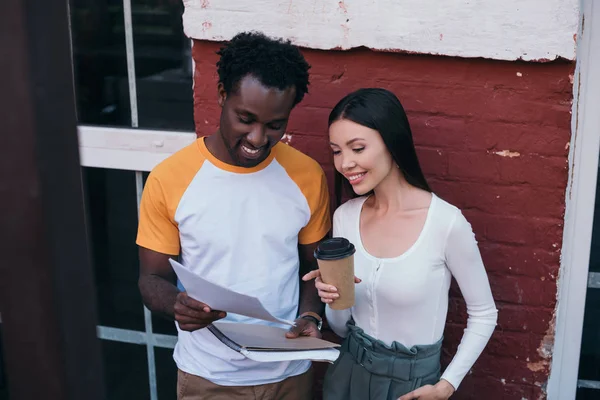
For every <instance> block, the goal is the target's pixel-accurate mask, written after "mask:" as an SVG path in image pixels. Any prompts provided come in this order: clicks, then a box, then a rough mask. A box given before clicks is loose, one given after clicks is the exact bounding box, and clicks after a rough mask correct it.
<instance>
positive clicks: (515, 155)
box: [494, 150, 521, 158]
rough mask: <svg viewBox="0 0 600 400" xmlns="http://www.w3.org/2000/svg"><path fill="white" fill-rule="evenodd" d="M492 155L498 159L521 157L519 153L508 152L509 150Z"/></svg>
mask: <svg viewBox="0 0 600 400" xmlns="http://www.w3.org/2000/svg"><path fill="white" fill-rule="evenodd" d="M494 154H496V155H497V156H500V157H508V158H514V157H521V153H519V152H517V151H510V150H502V151H496V152H494Z"/></svg>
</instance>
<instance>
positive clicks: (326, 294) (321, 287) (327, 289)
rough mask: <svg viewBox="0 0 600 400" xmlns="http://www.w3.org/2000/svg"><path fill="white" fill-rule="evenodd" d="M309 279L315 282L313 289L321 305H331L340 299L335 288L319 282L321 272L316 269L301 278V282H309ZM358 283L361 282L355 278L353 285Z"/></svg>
mask: <svg viewBox="0 0 600 400" xmlns="http://www.w3.org/2000/svg"><path fill="white" fill-rule="evenodd" d="M311 279H314V280H315V287H316V288H317V290H318V292H319V297H320V298H321V301H322V302H323V303H326V304H331V303H333V302H334V301H335V299H337V298H338V297H340V295H339V294H338V292H337V288H336V287H335V286H332V285H328V284H326V283H325V282H323V281H322V280H321V271H319V270H318V269H317V270H314V271H310V272H309V273H308V274H306V275H304V276H303V277H302V280H303V281H310V280H311ZM360 282H361V280H360V279H359V278H357V277H356V276H355V277H354V283H360Z"/></svg>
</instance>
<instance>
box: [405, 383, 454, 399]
mask: <svg viewBox="0 0 600 400" xmlns="http://www.w3.org/2000/svg"><path fill="white" fill-rule="evenodd" d="M453 394H454V386H452V385H451V384H450V382H448V381H445V380H443V379H442V380H440V381H439V382H438V383H436V384H435V386H432V385H425V386H421V387H420V388H418V389H416V390H413V391H412V392H410V393H407V394H405V395H404V396H402V397H399V398H398V400H413V399H418V400H448V398H450V396H452V395H453Z"/></svg>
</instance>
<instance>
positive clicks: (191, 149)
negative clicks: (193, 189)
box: [150, 140, 205, 182]
mask: <svg viewBox="0 0 600 400" xmlns="http://www.w3.org/2000/svg"><path fill="white" fill-rule="evenodd" d="M204 161H205V158H204V156H203V155H202V153H201V152H200V151H199V150H198V144H197V141H196V140H195V141H194V142H192V143H190V144H189V145H187V146H185V147H183V148H182V149H180V150H178V151H176V152H175V153H173V154H171V155H170V156H169V157H167V158H165V159H164V160H163V161H161V162H160V163H158V164H157V165H156V166H155V167H154V168H153V169H152V172H150V177H151V178H153V179H158V180H159V181H167V182H168V181H173V180H178V179H180V178H183V179H189V177H190V175H191V176H193V175H195V174H196V173H197V172H198V170H199V169H200V167H202V164H203V163H204Z"/></svg>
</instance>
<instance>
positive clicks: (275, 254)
mask: <svg viewBox="0 0 600 400" xmlns="http://www.w3.org/2000/svg"><path fill="white" fill-rule="evenodd" d="M218 54H219V55H220V60H219V61H218V63H217V67H218V74H219V82H218V85H217V91H218V102H219V105H220V106H221V117H220V127H219V130H218V132H216V133H215V134H213V135H211V136H209V137H206V138H199V139H198V140H197V141H195V142H194V143H193V144H192V145H190V146H188V147H186V148H184V149H182V150H181V151H179V152H177V153H176V154H174V155H172V156H171V157H169V158H168V159H167V160H165V161H164V162H162V163H161V164H160V165H158V166H157V167H156V168H155V169H154V170H153V171H152V173H151V174H150V176H149V178H148V181H147V183H146V186H145V188H144V193H143V196H142V203H141V209H140V222H139V230H138V238H137V244H138V245H139V246H140V262H141V271H140V278H139V288H140V291H141V294H142V297H143V299H144V303H145V304H146V306H147V307H148V308H149V309H150V310H152V311H153V312H155V313H159V314H162V315H164V316H166V317H168V318H173V319H175V321H176V322H177V324H176V325H177V328H178V332H179V334H178V342H177V345H176V347H175V352H174V359H175V361H176V363H177V366H178V368H179V375H178V389H177V390H178V399H180V400H199V399H254V398H257V399H265V400H266V399H273V400H275V399H277V400H279V399H309V398H312V394H311V392H312V375H311V370H310V363H309V362H307V361H293V362H273V363H258V362H255V361H252V360H249V359H247V358H245V357H244V356H242V355H241V354H239V353H237V352H235V351H233V350H231V349H230V348H229V347H227V346H225V345H224V344H222V343H221V342H220V341H219V340H218V339H216V337H215V336H214V335H213V334H212V333H211V332H210V331H209V330H208V329H205V327H206V326H207V325H209V324H210V323H212V322H213V321H216V320H219V319H224V320H229V321H235V322H246V323H265V322H264V321H257V320H255V319H251V318H246V317H242V316H239V315H235V316H234V315H227V314H226V313H225V312H222V311H219V310H213V309H211V308H210V304H203V303H200V302H199V301H196V300H194V299H192V298H191V297H189V296H187V294H186V293H185V292H184V291H180V290H179V289H178V288H177V286H176V276H175V274H174V272H173V270H172V268H171V266H170V264H169V261H168V260H169V258H172V257H176V256H177V255H180V257H181V262H182V264H183V265H184V266H185V267H187V268H188V269H190V270H191V271H193V272H194V273H195V274H197V275H199V276H202V277H204V278H206V279H207V280H210V281H212V282H214V283H217V284H219V285H222V286H225V287H228V288H230V289H232V290H234V291H237V292H240V293H244V294H248V295H251V296H254V297H258V298H259V299H260V300H261V302H262V303H263V304H264V305H265V307H266V308H267V309H268V310H269V311H270V312H271V313H272V314H273V315H275V316H277V317H279V318H283V319H288V320H295V324H296V325H295V327H293V328H292V329H291V330H290V331H289V332H288V333H287V336H288V337H290V338H294V337H298V336H299V335H308V336H317V337H318V336H320V332H319V329H320V324H321V315H322V312H323V305H322V303H321V302H320V300H319V298H318V296H317V292H316V290H315V288H314V283H313V282H312V281H311V282H308V283H307V282H302V281H301V280H300V279H299V277H300V276H301V275H303V274H305V273H306V272H308V271H310V270H313V269H315V268H316V265H315V260H314V257H313V252H314V250H315V247H316V245H317V243H318V242H319V241H320V240H321V239H323V238H324V237H325V236H326V235H327V234H328V232H329V230H330V220H329V196H328V190H327V183H326V179H325V176H324V174H323V171H322V169H321V168H320V167H319V165H318V164H317V163H316V162H315V161H314V160H312V159H310V158H309V157H307V156H306V155H304V154H302V153H300V152H298V151H296V150H294V149H293V148H291V147H289V146H287V145H285V144H283V143H280V140H281V138H282V137H283V134H284V132H285V130H286V126H287V123H288V118H289V116H290V113H291V111H292V109H293V108H294V106H295V105H296V104H298V103H299V102H300V101H301V100H302V98H303V96H304V94H305V93H306V92H307V88H308V69H309V68H310V66H309V65H308V64H307V62H306V61H305V60H304V58H303V56H302V55H301V53H300V51H299V50H298V49H297V48H296V47H294V46H293V45H291V44H290V43H289V42H284V41H281V40H273V39H270V38H267V37H265V36H264V35H262V34H259V33H241V34H238V35H237V36H236V37H234V38H233V39H232V40H231V41H230V42H229V43H228V44H227V45H226V46H225V47H223V48H222V49H221V50H220V51H219V52H218Z"/></svg>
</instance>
